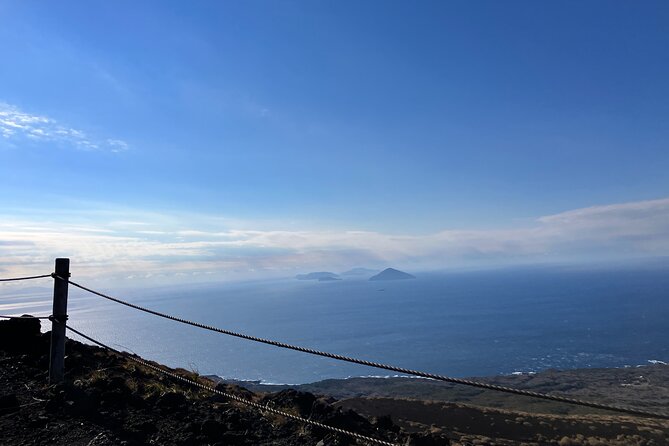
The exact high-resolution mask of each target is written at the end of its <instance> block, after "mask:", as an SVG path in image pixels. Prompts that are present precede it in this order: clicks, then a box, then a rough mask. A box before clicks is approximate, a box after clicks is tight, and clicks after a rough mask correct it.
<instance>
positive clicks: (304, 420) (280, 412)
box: [56, 321, 399, 446]
mask: <svg viewBox="0 0 669 446" xmlns="http://www.w3.org/2000/svg"><path fill="white" fill-rule="evenodd" d="M56 322H58V321H56ZM65 328H67V329H68V330H70V331H72V332H73V333H76V334H77V335H79V336H81V337H82V338H84V339H86V340H88V341H90V342H92V343H94V344H96V345H98V346H100V347H102V348H104V349H106V350H109V351H112V352H114V353H117V354H118V355H121V356H122V357H124V358H126V359H129V360H131V361H134V362H136V363H137V364H140V365H143V366H144V367H147V368H149V369H151V370H154V371H156V372H159V373H162V374H163V375H166V376H169V377H170V378H173V379H176V380H178V381H181V382H184V383H186V384H189V385H191V386H194V387H198V388H200V389H203V390H206V391H209V392H212V393H215V394H217V395H220V396H222V397H225V398H228V399H231V400H234V401H237V402H239V403H242V404H245V405H247V406H250V407H253V408H255V409H259V410H261V411H266V412H271V413H273V414H275V415H280V416H282V417H285V418H290V419H291V420H295V421H299V422H300V423H305V424H310V425H312V426H315V427H319V428H321V429H325V430H329V431H331V432H336V433H338V434H344V435H348V436H350V437H353V438H356V439H358V440H362V441H365V442H367V443H373V444H380V445H383V446H399V445H397V444H395V443H390V442H388V441H385V440H380V439H378V438H373V437H368V436H366V435H361V434H358V433H355V432H351V431H348V430H345V429H340V428H338V427H334V426H329V425H327V424H323V423H320V422H318V421H314V420H310V419H308V418H304V417H301V416H299V415H294V414H291V413H288V412H284V411H283V410H279V409H276V408H274V407H272V406H269V405H267V404H260V403H256V402H255V401H251V400H248V399H246V398H242V397H240V396H238V395H234V394H232V393H228V392H223V391H221V390H218V389H216V388H215V387H212V386H208V385H206V384H202V383H199V382H197V381H193V380H191V379H188V378H186V377H183V376H180V375H177V374H176V373H173V372H171V371H169V370H165V369H163V368H162V367H158V366H156V365H154V364H151V363H149V362H147V361H144V360H142V359H140V358H138V357H136V356H133V355H130V354H128V353H126V352H121V351H118V350H116V349H114V348H111V347H109V346H107V345H105V344H103V343H102V342H100V341H97V340H95V339H93V338H91V337H90V336H87V335H85V334H83V333H82V332H80V331H79V330H76V329H74V328H72V327H70V326H69V325H65Z"/></svg>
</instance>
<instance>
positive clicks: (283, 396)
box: [263, 389, 316, 416]
mask: <svg viewBox="0 0 669 446" xmlns="http://www.w3.org/2000/svg"><path fill="white" fill-rule="evenodd" d="M315 401H316V397H315V396H314V395H313V394H311V393H309V392H300V391H297V390H294V389H287V390H282V391H281V392H279V393H276V394H274V395H269V396H268V397H266V398H265V399H264V401H263V402H264V403H265V404H268V403H269V404H270V405H274V406H276V407H294V408H296V409H297V410H298V411H299V413H300V415H302V416H308V415H309V414H311V412H312V409H313V407H314V402H315Z"/></svg>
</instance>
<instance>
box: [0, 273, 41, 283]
mask: <svg viewBox="0 0 669 446" xmlns="http://www.w3.org/2000/svg"><path fill="white" fill-rule="evenodd" d="M45 277H53V275H51V274H42V275H40V276H26V277H10V278H8V279H0V282H14V281H17V280H32V279H43V278H45Z"/></svg>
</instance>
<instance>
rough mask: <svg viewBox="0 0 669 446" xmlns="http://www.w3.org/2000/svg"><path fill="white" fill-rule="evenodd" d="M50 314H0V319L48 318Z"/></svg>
mask: <svg viewBox="0 0 669 446" xmlns="http://www.w3.org/2000/svg"><path fill="white" fill-rule="evenodd" d="M50 318H51V316H32V315H25V316H4V315H2V314H0V319H50Z"/></svg>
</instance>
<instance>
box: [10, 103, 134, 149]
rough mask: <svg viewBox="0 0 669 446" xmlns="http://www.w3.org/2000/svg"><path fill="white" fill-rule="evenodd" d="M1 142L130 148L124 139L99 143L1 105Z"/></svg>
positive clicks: (100, 141) (70, 130) (78, 133)
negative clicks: (2, 140)
mask: <svg viewBox="0 0 669 446" xmlns="http://www.w3.org/2000/svg"><path fill="white" fill-rule="evenodd" d="M0 138H2V139H4V140H7V141H12V142H21V141H32V142H50V143H56V144H60V145H63V146H68V147H74V148H76V149H79V150H89V151H95V150H100V151H107V152H122V151H125V150H128V144H127V143H126V142H125V141H122V140H120V139H113V138H107V139H96V138H91V137H90V136H88V135H87V134H86V133H85V132H84V131H82V130H79V129H76V128H73V127H69V126H66V125H64V124H61V123H59V122H57V121H56V120H55V119H52V118H49V117H47V116H42V115H36V114H31V113H27V112H24V111H22V110H20V109H19V108H17V107H15V106H13V105H9V104H6V103H3V102H0Z"/></svg>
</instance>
